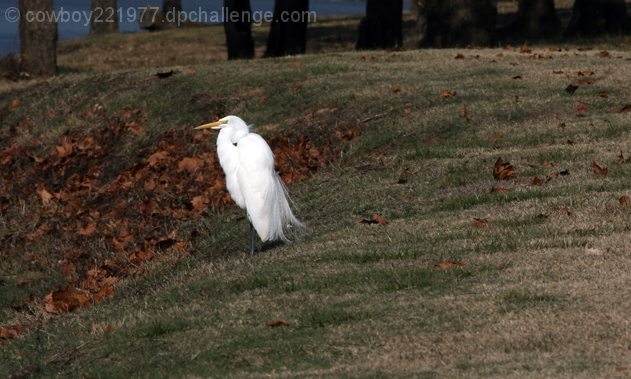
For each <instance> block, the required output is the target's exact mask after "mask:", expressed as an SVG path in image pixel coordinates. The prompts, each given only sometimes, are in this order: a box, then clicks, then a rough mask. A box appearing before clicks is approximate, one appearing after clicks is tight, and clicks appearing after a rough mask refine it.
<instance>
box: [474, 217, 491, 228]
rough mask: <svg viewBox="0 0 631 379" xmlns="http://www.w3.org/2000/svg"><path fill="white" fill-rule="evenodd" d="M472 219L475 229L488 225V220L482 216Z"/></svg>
mask: <svg viewBox="0 0 631 379" xmlns="http://www.w3.org/2000/svg"><path fill="white" fill-rule="evenodd" d="M474 220H475V224H473V227H474V228H476V229H477V228H484V227H486V226H489V222H488V221H486V220H485V219H483V218H474Z"/></svg>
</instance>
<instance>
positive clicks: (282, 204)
mask: <svg viewBox="0 0 631 379" xmlns="http://www.w3.org/2000/svg"><path fill="white" fill-rule="evenodd" d="M274 179H275V180H274V181H275V183H274V185H275V186H277V188H276V189H275V190H274V191H272V193H273V194H274V196H275V197H276V198H275V199H274V201H273V202H271V204H273V205H274V208H275V209H274V210H272V212H273V213H274V216H273V217H271V220H273V221H272V224H271V225H270V231H269V232H270V233H269V234H270V236H269V237H270V238H269V239H270V240H281V241H284V242H288V241H290V240H293V239H296V238H297V237H298V232H299V231H300V230H302V229H305V228H306V226H305V225H304V224H303V223H302V222H300V221H299V220H298V219H297V218H296V216H294V214H293V212H292V211H291V204H293V201H292V200H291V197H290V196H289V193H288V192H287V187H286V186H285V182H283V180H282V179H281V178H280V176H278V174H276V175H274ZM290 203H291V204H290Z"/></svg>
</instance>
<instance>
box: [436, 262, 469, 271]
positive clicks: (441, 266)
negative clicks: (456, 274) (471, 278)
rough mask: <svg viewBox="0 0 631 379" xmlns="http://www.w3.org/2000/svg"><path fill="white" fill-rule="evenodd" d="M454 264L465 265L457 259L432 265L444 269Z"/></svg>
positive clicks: (457, 265)
mask: <svg viewBox="0 0 631 379" xmlns="http://www.w3.org/2000/svg"><path fill="white" fill-rule="evenodd" d="M454 266H456V267H462V266H466V264H464V263H460V262H458V261H449V262H443V263H436V264H435V265H434V267H438V268H440V269H443V270H444V269H446V268H449V267H454Z"/></svg>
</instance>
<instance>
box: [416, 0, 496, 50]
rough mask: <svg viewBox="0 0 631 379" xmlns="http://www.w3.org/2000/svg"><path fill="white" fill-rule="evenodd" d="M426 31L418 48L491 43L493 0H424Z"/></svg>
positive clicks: (494, 9) (493, 27)
mask: <svg viewBox="0 0 631 379" xmlns="http://www.w3.org/2000/svg"><path fill="white" fill-rule="evenodd" d="M425 4H426V6H425V14H426V17H427V33H426V34H425V36H424V37H423V40H421V43H420V46H421V47H429V46H434V47H463V46H467V45H473V46H493V45H494V44H495V23H496V20H497V8H495V6H494V5H493V4H494V2H493V0H426V1H425Z"/></svg>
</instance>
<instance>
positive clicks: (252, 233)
mask: <svg viewBox="0 0 631 379" xmlns="http://www.w3.org/2000/svg"><path fill="white" fill-rule="evenodd" d="M248 221H249V220H248ZM253 256H254V225H252V222H251V221H250V257H253Z"/></svg>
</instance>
